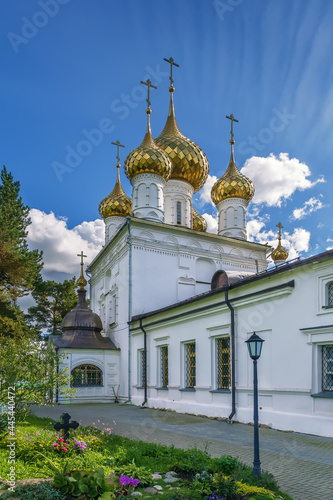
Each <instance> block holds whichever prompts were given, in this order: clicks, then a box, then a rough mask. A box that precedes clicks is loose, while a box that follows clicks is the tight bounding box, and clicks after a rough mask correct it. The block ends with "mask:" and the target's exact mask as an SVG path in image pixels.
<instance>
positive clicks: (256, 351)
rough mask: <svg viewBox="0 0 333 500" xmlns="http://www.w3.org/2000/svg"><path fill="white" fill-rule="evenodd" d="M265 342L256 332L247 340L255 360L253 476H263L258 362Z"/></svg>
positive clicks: (252, 357) (251, 355) (250, 352)
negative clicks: (260, 447) (260, 445)
mask: <svg viewBox="0 0 333 500" xmlns="http://www.w3.org/2000/svg"><path fill="white" fill-rule="evenodd" d="M263 342H264V340H263V339H261V338H260V337H259V336H258V335H257V334H256V333H255V332H254V333H253V335H251V337H250V338H249V339H248V340H246V343H247V347H248V349H249V354H250V357H251V359H253V424H254V460H253V475H254V476H258V477H260V476H261V469H260V456H259V417H258V373H257V362H258V359H259V358H260V354H261V348H262V344H263Z"/></svg>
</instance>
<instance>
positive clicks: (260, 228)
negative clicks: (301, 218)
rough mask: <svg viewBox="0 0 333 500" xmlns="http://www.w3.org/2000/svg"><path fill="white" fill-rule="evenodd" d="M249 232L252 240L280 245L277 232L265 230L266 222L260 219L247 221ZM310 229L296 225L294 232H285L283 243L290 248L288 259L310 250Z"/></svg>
mask: <svg viewBox="0 0 333 500" xmlns="http://www.w3.org/2000/svg"><path fill="white" fill-rule="evenodd" d="M247 234H248V239H249V240H250V241H255V242H257V243H262V244H266V243H267V244H268V245H271V246H272V247H273V248H276V247H277V245H278V238H277V232H276V231H272V230H268V231H267V230H265V223H264V222H263V221H260V220H256V219H254V220H251V221H249V222H248V223H247ZM310 236H311V233H310V231H307V230H306V229H303V228H302V227H296V228H295V229H294V231H293V233H292V234H290V233H288V232H285V233H283V237H282V240H281V243H282V245H283V246H284V247H285V248H286V249H287V250H288V252H289V256H288V260H292V259H295V258H297V257H299V256H300V254H301V253H302V252H308V250H309V244H310Z"/></svg>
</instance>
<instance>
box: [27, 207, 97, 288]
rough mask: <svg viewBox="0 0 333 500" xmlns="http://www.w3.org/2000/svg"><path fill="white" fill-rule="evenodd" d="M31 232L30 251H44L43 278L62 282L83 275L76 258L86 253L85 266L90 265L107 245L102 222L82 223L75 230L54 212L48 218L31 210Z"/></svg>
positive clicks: (29, 235) (47, 215) (39, 212)
mask: <svg viewBox="0 0 333 500" xmlns="http://www.w3.org/2000/svg"><path fill="white" fill-rule="evenodd" d="M29 215H30V218H31V225H30V226H29V228H28V238H27V240H28V244H29V248H30V249H36V248H37V249H38V250H43V261H44V268H43V271H44V273H43V274H44V277H45V278H46V279H55V280H56V279H57V276H58V278H59V279H60V280H62V279H64V278H66V277H67V278H68V277H70V276H73V275H76V276H78V274H79V271H80V266H79V262H80V261H79V258H78V257H77V254H78V253H80V252H81V250H83V253H84V254H85V255H86V256H87V259H86V263H89V262H91V261H92V260H93V259H94V257H95V256H96V255H97V253H98V252H99V251H100V250H101V248H102V245H103V243H104V222H103V221H102V220H100V219H96V220H95V221H90V222H82V224H79V225H78V226H76V227H74V228H73V229H69V228H68V227H67V220H66V219H65V218H64V217H56V216H55V215H54V213H53V212H51V213H49V214H46V213H45V212H42V211H41V210H37V209H35V208H33V209H31V210H30V214H29Z"/></svg>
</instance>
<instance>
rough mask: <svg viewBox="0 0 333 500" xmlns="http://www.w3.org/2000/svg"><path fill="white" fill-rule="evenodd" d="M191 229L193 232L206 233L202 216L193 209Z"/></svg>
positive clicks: (205, 223)
mask: <svg viewBox="0 0 333 500" xmlns="http://www.w3.org/2000/svg"><path fill="white" fill-rule="evenodd" d="M192 213H193V229H194V230H195V231H206V229H207V222H206V220H205V219H204V218H203V217H202V215H200V214H198V212H197V211H196V210H195V209H194V208H193V212H192Z"/></svg>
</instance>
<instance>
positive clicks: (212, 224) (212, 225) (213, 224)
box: [202, 214, 218, 233]
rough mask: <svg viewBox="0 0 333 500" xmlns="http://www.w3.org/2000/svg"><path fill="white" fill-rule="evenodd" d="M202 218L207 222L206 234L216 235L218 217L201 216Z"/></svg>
mask: <svg viewBox="0 0 333 500" xmlns="http://www.w3.org/2000/svg"><path fill="white" fill-rule="evenodd" d="M202 217H203V218H204V219H205V220H206V222H207V233H217V229H218V220H217V217H218V215H217V214H216V215H210V214H203V215H202Z"/></svg>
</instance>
